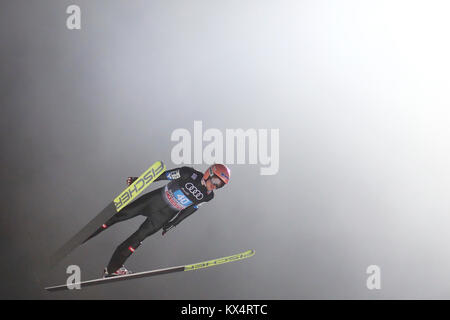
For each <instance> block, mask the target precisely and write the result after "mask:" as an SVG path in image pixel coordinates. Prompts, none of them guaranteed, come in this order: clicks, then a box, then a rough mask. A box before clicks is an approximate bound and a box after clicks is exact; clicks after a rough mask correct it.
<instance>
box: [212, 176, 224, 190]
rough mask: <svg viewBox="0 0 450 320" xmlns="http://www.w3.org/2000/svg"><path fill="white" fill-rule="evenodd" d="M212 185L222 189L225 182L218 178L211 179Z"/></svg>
mask: <svg viewBox="0 0 450 320" xmlns="http://www.w3.org/2000/svg"><path fill="white" fill-rule="evenodd" d="M211 183H212V184H213V185H214V186H215V187H216V188H217V189H219V188H222V187H223V186H224V184H225V183H224V182H223V181H222V180H221V179H220V178H219V177H217V176H213V177H211Z"/></svg>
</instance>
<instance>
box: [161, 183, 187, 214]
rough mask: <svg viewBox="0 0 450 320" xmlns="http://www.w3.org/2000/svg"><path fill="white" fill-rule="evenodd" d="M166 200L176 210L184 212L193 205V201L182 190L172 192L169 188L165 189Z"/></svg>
mask: <svg viewBox="0 0 450 320" xmlns="http://www.w3.org/2000/svg"><path fill="white" fill-rule="evenodd" d="M164 199H166V202H167V203H168V204H169V205H170V206H171V207H172V208H174V209H175V210H183V209H186V208H187V207H189V206H190V205H191V204H192V201H191V200H189V199H188V197H186V195H185V194H184V193H183V191H181V190H180V189H176V190H175V191H173V192H172V191H171V190H170V189H169V188H167V186H166V187H165V188H164Z"/></svg>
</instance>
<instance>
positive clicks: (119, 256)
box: [86, 167, 214, 273]
mask: <svg viewBox="0 0 450 320" xmlns="http://www.w3.org/2000/svg"><path fill="white" fill-rule="evenodd" d="M202 177H203V173H202V172H200V171H197V170H195V169H194V168H191V167H181V168H175V169H172V170H167V171H166V172H165V173H163V174H162V175H160V176H159V177H158V178H157V179H156V180H155V181H159V180H170V182H169V183H168V184H167V185H166V186H164V187H161V188H158V189H156V190H153V191H151V192H149V193H146V194H144V195H142V196H141V197H140V198H138V199H137V200H135V201H133V202H132V203H130V204H129V205H128V206H126V207H125V208H123V209H122V210H121V211H119V212H118V213H117V214H115V215H114V216H113V217H112V218H111V219H109V220H108V221H107V222H106V223H105V224H103V225H102V226H101V227H100V228H99V229H98V230H97V231H95V232H94V233H93V234H92V235H91V236H90V237H89V238H88V239H87V240H89V239H91V238H92V237H94V236H96V235H98V234H99V233H101V232H102V231H104V230H106V229H107V228H109V227H110V226H112V225H114V224H116V223H117V222H121V221H125V220H128V219H131V218H134V217H136V216H138V215H143V216H145V217H147V219H146V220H145V221H144V222H143V223H142V224H141V226H140V227H139V229H138V230H137V231H136V232H135V233H133V234H132V235H131V236H130V237H129V238H128V239H126V240H125V241H124V242H123V243H122V244H120V245H119V246H118V247H117V248H116V250H115V251H114V254H113V255H112V257H111V260H110V262H109V264H108V266H107V271H108V273H113V272H115V271H116V270H117V269H119V268H120V267H122V266H123V264H124V263H125V261H126V260H127V259H128V258H129V257H130V256H131V254H132V253H133V252H134V251H135V250H136V249H137V248H138V247H139V246H140V245H141V243H142V241H143V240H144V239H145V238H147V237H149V236H151V235H152V234H154V233H155V232H157V231H158V230H160V229H161V228H163V227H164V229H165V230H166V229H169V228H171V227H174V226H176V225H177V224H179V223H180V222H181V221H183V220H184V219H186V218H187V217H188V216H190V215H191V214H193V213H194V212H195V211H197V209H198V205H199V204H201V203H203V202H208V201H210V200H211V199H213V198H214V192H213V191H209V192H208V190H207V189H206V187H205V186H204V185H203V184H202V182H201V181H202ZM87 240H86V241H87Z"/></svg>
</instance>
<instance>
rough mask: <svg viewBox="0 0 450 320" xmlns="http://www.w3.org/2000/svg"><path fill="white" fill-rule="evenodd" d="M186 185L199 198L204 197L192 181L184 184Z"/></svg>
mask: <svg viewBox="0 0 450 320" xmlns="http://www.w3.org/2000/svg"><path fill="white" fill-rule="evenodd" d="M184 187H185V188H186V189H187V191H189V192H190V193H191V194H192V195H193V196H194V197H195V199H197V200H202V199H203V193H202V192H201V191H200V190H198V189H197V188H196V187H195V186H194V185H193V184H192V183H191V182H188V183H186V184H185V185H184Z"/></svg>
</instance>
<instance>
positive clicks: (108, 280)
mask: <svg viewBox="0 0 450 320" xmlns="http://www.w3.org/2000/svg"><path fill="white" fill-rule="evenodd" d="M254 254H255V250H247V251H245V252H242V253H238V254H234V255H232V256H228V257H222V258H218V259H214V260H209V261H203V262H198V263H194V264H189V265H184V266H177V267H170V268H164V269H157V270H151V271H144V272H138V273H132V274H127V275H123V276H114V277H109V278H99V279H93V280H87V281H81V282H77V283H70V284H63V285H59V286H53V287H47V288H45V290H47V291H60V290H71V288H76V287H77V286H79V287H80V288H84V287H88V286H93V285H99V284H105V283H111V282H117V281H123V280H130V279H137V278H145V277H152V276H156V275H161V274H167V273H174V272H182V271H193V270H199V269H203V268H208V267H212V266H217V265H219V264H224V263H228V262H233V261H238V260H243V259H246V258H249V257H251V256H253V255H254ZM69 285H70V287H69Z"/></svg>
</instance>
